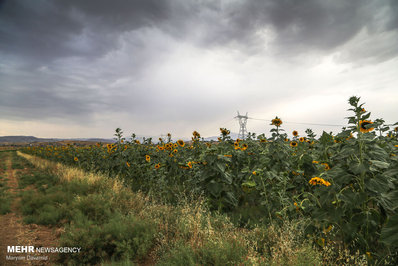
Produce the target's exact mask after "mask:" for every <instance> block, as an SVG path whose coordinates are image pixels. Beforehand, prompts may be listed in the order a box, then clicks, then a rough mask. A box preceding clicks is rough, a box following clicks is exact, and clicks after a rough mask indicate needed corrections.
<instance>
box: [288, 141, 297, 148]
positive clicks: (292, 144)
mask: <svg viewBox="0 0 398 266" xmlns="http://www.w3.org/2000/svg"><path fill="white" fill-rule="evenodd" d="M297 145H298V143H297V141H292V142H290V146H291V147H297Z"/></svg>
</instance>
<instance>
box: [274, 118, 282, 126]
mask: <svg viewBox="0 0 398 266" xmlns="http://www.w3.org/2000/svg"><path fill="white" fill-rule="evenodd" d="M271 125H274V126H277V127H280V126H281V125H282V120H281V119H280V118H278V117H275V118H274V119H272V120H271Z"/></svg>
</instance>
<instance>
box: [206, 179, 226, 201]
mask: <svg viewBox="0 0 398 266" xmlns="http://www.w3.org/2000/svg"><path fill="white" fill-rule="evenodd" d="M207 190H208V191H209V192H210V194H211V195H212V196H214V197H216V198H218V197H219V196H220V194H221V191H222V185H221V184H219V183H216V182H215V181H211V182H209V183H208V184H207Z"/></svg>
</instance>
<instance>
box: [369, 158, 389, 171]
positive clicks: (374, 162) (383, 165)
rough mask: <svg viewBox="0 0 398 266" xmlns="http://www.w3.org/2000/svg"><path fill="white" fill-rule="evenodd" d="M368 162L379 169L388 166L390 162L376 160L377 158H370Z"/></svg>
mask: <svg viewBox="0 0 398 266" xmlns="http://www.w3.org/2000/svg"><path fill="white" fill-rule="evenodd" d="M370 162H371V163H372V166H374V167H377V168H380V169H387V168H388V167H390V164H389V163H386V162H382V161H377V160H370Z"/></svg>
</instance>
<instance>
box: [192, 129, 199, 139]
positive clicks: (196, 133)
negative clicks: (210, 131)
mask: <svg viewBox="0 0 398 266" xmlns="http://www.w3.org/2000/svg"><path fill="white" fill-rule="evenodd" d="M192 135H193V137H194V138H200V134H199V132H198V131H196V130H195V131H194V132H192Z"/></svg>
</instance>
